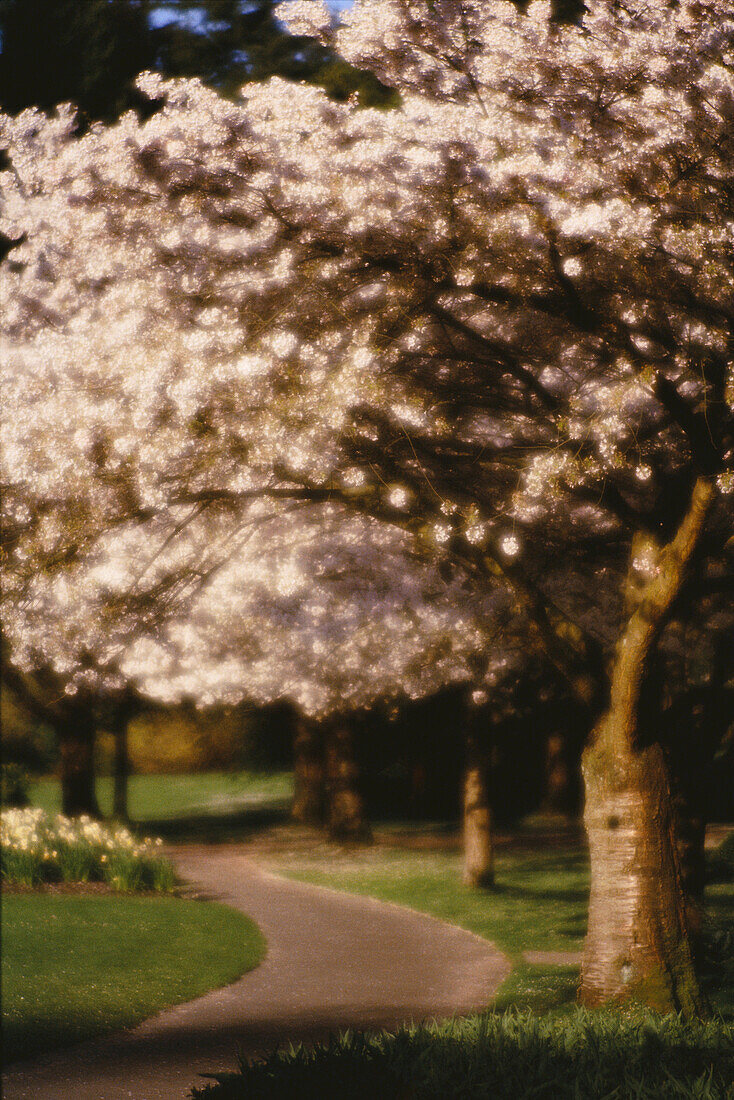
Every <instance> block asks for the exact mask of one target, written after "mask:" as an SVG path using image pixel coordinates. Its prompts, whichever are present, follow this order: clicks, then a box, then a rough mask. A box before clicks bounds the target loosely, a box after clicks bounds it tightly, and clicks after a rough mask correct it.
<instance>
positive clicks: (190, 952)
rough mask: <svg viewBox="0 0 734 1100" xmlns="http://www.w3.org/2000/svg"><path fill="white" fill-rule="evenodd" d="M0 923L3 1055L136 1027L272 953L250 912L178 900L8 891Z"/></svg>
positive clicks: (22, 1054)
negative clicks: (0, 929)
mask: <svg viewBox="0 0 734 1100" xmlns="http://www.w3.org/2000/svg"><path fill="white" fill-rule="evenodd" d="M2 925H3V958H2V990H3V997H2V1020H3V1060H4V1062H5V1063H7V1062H10V1061H14V1060H16V1059H19V1058H25V1057H30V1056H31V1055H33V1054H36V1053H38V1052H39V1051H42V1050H43V1051H46V1050H49V1049H52V1048H55V1047H61V1046H67V1045H69V1044H71V1043H75V1042H78V1041H80V1040H82V1039H87V1038H91V1037H93V1036H97V1035H99V1034H101V1033H102V1032H104V1031H108V1030H111V1029H115V1028H122V1027H129V1026H131V1025H132V1024H136V1023H138V1022H139V1021H140V1020H142V1019H144V1018H145V1017H146V1016H150V1015H151V1014H152V1013H154V1012H157V1011H159V1010H160V1009H162V1008H165V1007H167V1006H169V1005H173V1004H179V1003H181V1002H183V1001H188V1000H191V999H192V998H193V997H197V996H199V995H200V994H202V993H205V992H207V991H208V990H210V989H215V988H217V987H219V986H222V985H226V984H228V983H229V982H232V981H234V980H235V979H236V978H237V977H239V976H240V974H243V973H244V972H245V971H246V970H251V969H252V968H253V967H255V966H256V965H257V964H258V963H259V962H260V961H261V959H262V958H263V956H264V954H265V941H264V939H263V937H262V934H261V933H260V931H259V929H258V928H257V926H256V925H255V924H254V923H253V922H252V921H251V920H249V919H248V918H247V917H245V916H243V915H242V914H241V913H238V912H236V911H235V910H233V909H229V908H227V907H226V906H224V905H219V904H216V903H214V902H203V901H193V900H186V899H181V898H171V897H162V898H159V897H117V896H106V897H91V896H67V895H54V894H49V893H28V894H10V893H5V895H4V897H3V900H2Z"/></svg>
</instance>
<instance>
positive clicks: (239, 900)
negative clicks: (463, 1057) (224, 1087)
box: [3, 847, 510, 1100]
mask: <svg viewBox="0 0 734 1100" xmlns="http://www.w3.org/2000/svg"><path fill="white" fill-rule="evenodd" d="M175 861H176V864H177V866H178V870H179V873H180V874H181V876H182V877H183V878H185V879H186V880H188V881H190V882H192V883H194V884H196V885H197V886H198V887H199V888H200V889H201V890H203V891H204V892H205V893H206V894H207V895H210V896H212V897H216V898H217V899H219V900H221V901H224V902H226V903H227V904H228V905H231V906H233V907H234V908H236V909H241V910H242V911H243V912H245V913H247V914H248V915H249V916H251V917H252V918H253V919H254V920H255V921H256V922H257V923H258V924H259V925H260V927H261V929H262V930H263V932H264V934H265V936H266V938H267V941H268V952H267V956H266V959H265V961H264V962H263V963H262V964H261V965H260V966H259V967H258V968H257V969H256V970H253V971H251V972H250V973H249V974H245V975H244V977H242V978H240V980H239V981H237V982H235V983H234V984H233V985H230V986H227V987H226V988H225V989H220V990H216V991H215V992H213V993H208V994H206V995H205V996H203V997H199V998H197V1000H195V1001H190V1002H188V1003H187V1004H184V1005H179V1006H178V1007H176V1008H171V1009H167V1010H166V1011H165V1012H162V1013H160V1014H159V1015H158V1016H155V1017H152V1018H151V1019H150V1020H147V1021H146V1022H145V1023H143V1024H141V1025H140V1026H139V1027H137V1028H134V1029H132V1030H130V1031H127V1032H123V1033H118V1034H115V1035H113V1036H111V1037H109V1038H107V1039H103V1040H97V1041H95V1042H88V1043H84V1044H82V1045H80V1046H77V1047H75V1048H73V1049H72V1050H69V1051H66V1052H63V1053H60V1054H56V1055H49V1056H48V1057H47V1058H44V1059H36V1060H34V1061H33V1062H32V1063H26V1064H23V1065H21V1064H18V1065H17V1066H13V1067H11V1068H10V1070H9V1071H8V1073H7V1074H6V1075H5V1077H4V1081H3V1089H4V1096H5V1100H179V1098H181V1100H183V1098H184V1097H187V1096H188V1094H189V1090H190V1089H191V1087H192V1085H193V1084H194V1083H196V1082H197V1080H199V1081H200V1079H199V1078H198V1076H197V1075H198V1074H201V1073H215V1072H219V1071H222V1070H228V1069H233V1068H235V1063H236V1052H237V1050H238V1049H239V1050H240V1051H242V1052H243V1053H246V1054H248V1055H254V1054H257V1053H259V1052H262V1051H263V1050H267V1049H272V1047H274V1046H275V1045H276V1044H278V1043H281V1044H287V1043H289V1042H291V1041H294V1040H299V1039H303V1040H311V1039H316V1038H320V1037H324V1036H325V1035H327V1034H328V1032H329V1031H330V1030H334V1029H337V1028H341V1027H357V1028H370V1027H394V1026H397V1025H398V1024H400V1023H402V1022H405V1021H408V1020H416V1021H418V1020H422V1019H427V1018H431V1017H441V1016H450V1015H453V1014H454V1013H465V1012H470V1011H472V1010H474V1009H480V1008H483V1007H485V1006H486V1005H487V1004H488V1003H489V1001H490V1000H491V999H492V997H493V996H494V994H495V992H496V990H497V988H498V986H499V985H500V983H501V982H502V981H503V980H504V979H505V978H506V977H507V975H508V974H509V972H510V964H509V962H508V960H507V959H506V958H505V957H504V956H503V955H502V954H500V952H499V951H497V950H496V949H495V948H494V947H493V946H492V945H491V944H489V943H487V942H486V941H485V940H482V939H480V938H479V937H477V936H474V935H472V934H471V933H469V932H464V931H463V930H461V929H459V928H455V927H454V926H452V925H449V924H445V923H444V922H442V921H439V920H435V919H434V918H432V917H428V916H424V915H423V914H420V913H415V912H413V911H412V910H409V909H403V908H401V907H399V906H395V905H388V904H384V903H382V902H377V901H373V900H371V899H369V898H361V897H354V896H350V895H347V894H340V893H336V892H335V891H331V890H326V889H322V888H321V887H317V886H309V885H305V884H303V883H297V882H291V881H288V880H286V879H281V878H278V877H277V876H275V875H271V874H268V873H266V872H264V871H263V870H261V869H260V868H258V866H257V865H256V864H255V863H253V862H252V861H251V859H248V857H247V856H246V855H244V854H243V853H242V850H240V849H238V848H229V849H228V848H214V849H207V848H203V847H191V848H188V849H179V850H178V851H177V853H176V856H175Z"/></svg>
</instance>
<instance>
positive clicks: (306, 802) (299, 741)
mask: <svg viewBox="0 0 734 1100" xmlns="http://www.w3.org/2000/svg"><path fill="white" fill-rule="evenodd" d="M293 787H294V789H293V806H292V808H291V817H292V818H293V820H294V821H298V822H300V823H301V824H302V825H323V824H324V818H325V813H326V791H325V774H324V746H323V738H322V736H321V731H320V730H319V728H318V726H317V724H316V723H315V722H313V721H310V720H308V719H306V718H299V719H297V723H296V732H295V737H294V739H293Z"/></svg>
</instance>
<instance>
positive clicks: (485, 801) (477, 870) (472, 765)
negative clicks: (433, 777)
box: [463, 733, 494, 889]
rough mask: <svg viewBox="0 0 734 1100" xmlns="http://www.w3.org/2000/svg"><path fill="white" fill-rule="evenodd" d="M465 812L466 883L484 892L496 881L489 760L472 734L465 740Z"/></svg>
mask: <svg viewBox="0 0 734 1100" xmlns="http://www.w3.org/2000/svg"><path fill="white" fill-rule="evenodd" d="M463 810H464V875H463V877H464V882H465V883H466V884H467V885H468V886H474V887H476V888H477V889H481V888H482V887H486V886H491V885H492V883H493V882H494V844H493V842H492V809H491V807H490V803H489V792H488V790H487V761H486V758H485V754H484V753H483V752H482V751H481V749H480V746H479V744H478V743H477V738H476V736H475V735H474V734H473V733H468V734H467V738H466V770H465V772H464V805H463Z"/></svg>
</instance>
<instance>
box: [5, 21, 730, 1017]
mask: <svg viewBox="0 0 734 1100" xmlns="http://www.w3.org/2000/svg"><path fill="white" fill-rule="evenodd" d="M279 11H280V9H279ZM550 14H551V8H550V5H549V4H547V3H543V2H535V3H532V4H530V5H528V7H527V9H526V10H525V11H518V9H517V8H516V7H515V6H514V5H512V4H510V3H508V2H506V0H496V2H491V3H478V2H477V3H474V2H472V0H430V2H429V0H362V2H359V3H356V4H355V5H354V6H353V7H352V8H351V9H350V10H349V11H348V12H345V13H344V15H343V18H342V21H341V23H339V22H336V21H335V20H334V18H333V16H332V13H331V12H330V11H329V10H328V9H327V8H326V7H325V6H323V5H321V4H319V3H315V2H311V0H303V2H302V0H296V2H294V3H289V4H286V5H284V7H283V9H282V15H283V18H284V19H286V20H287V21H288V24H289V26H290V28H291V30H293V31H294V32H295V33H296V34H303V35H308V36H320V37H321V40H322V41H323V43H324V44H325V45H326V46H328V47H329V48H331V49H334V50H335V51H337V52H338V53H339V55H340V56H342V57H344V58H345V59H346V60H348V61H350V62H351V63H354V64H356V65H358V66H359V67H364V68H367V69H369V70H370V71H372V72H374V73H375V74H376V75H377V77H379V79H380V80H381V81H382V82H383V83H384V84H385V85H387V86H388V87H392V88H394V89H395V90H396V91H398V92H399V94H400V97H401V101H402V102H401V106H400V108H399V109H398V110H395V111H388V112H384V111H377V110H357V109H356V105H355V104H353V103H351V102H350V103H337V102H334V101H333V100H330V99H329V98H327V96H326V95H325V93H324V92H323V91H322V90H320V89H317V88H313V87H307V86H305V85H299V86H295V87H294V86H293V85H292V84H289V83H287V82H285V81H282V80H278V79H274V80H271V81H270V82H268V83H267V84H263V85H258V84H252V85H249V86H247V88H246V89H245V90H244V92H243V95H242V97H241V98H240V99H239V100H237V101H236V102H228V101H226V100H224V99H223V98H222V97H221V96H219V95H218V94H217V93H216V92H215V91H213V90H211V89H209V88H207V87H205V86H204V85H203V84H202V83H201V82H200V81H197V80H187V81H166V80H165V79H163V78H162V77H161V76H160V74H155V73H151V74H148V75H146V76H144V77H142V78H141V79H140V81H139V87H140V89H141V91H142V92H143V93H145V94H146V95H148V96H149V97H151V99H154V100H160V99H162V100H164V101H165V105H164V106H163V108H162V110H160V111H158V112H157V113H156V114H154V115H153V116H152V117H150V118H149V119H147V121H143V120H141V119H139V118H136V117H135V116H134V115H132V114H128V115H125V116H123V117H122V118H121V119H120V121H119V122H118V123H116V124H115V125H112V126H109V127H103V126H98V127H92V128H91V130H90V132H89V133H88V134H86V135H85V136H84V137H82V138H81V139H80V138H79V137H78V135H77V132H76V130H75V121H74V117H73V112H72V111H66V110H61V111H60V112H59V114H58V115H57V117H55V118H51V119H46V118H44V117H43V116H41V115H40V114H39V113H37V112H25V113H22V114H20V115H19V116H17V117H16V118H14V119H13V118H6V119H4V120H3V132H4V137H3V144H4V145H6V146H7V148H8V164H7V167H6V168H5V170H4V171H3V172H2V175H1V176H0V185H2V188H3V192H4V197H5V210H4V215H3V219H2V222H0V230H1V231H2V233H3V234H4V237H5V239H6V241H7V242H8V249H9V251H8V254H7V258H6V261H5V265H4V267H5V276H4V278H3V283H2V287H0V296H1V297H0V300H1V302H2V306H3V313H4V331H5V339H6V341H7V351H8V354H7V355H6V356H5V359H6V361H7V363H8V368H9V370H10V372H11V381H10V385H11V387H12V389H11V394H12V409H13V415H12V419H11V420H10V422H9V424H8V427H7V428H6V435H7V444H8V445H7V446H6V475H5V481H6V493H5V501H6V503H5V507H6V529H7V531H8V533H9V538H10V539H11V540H12V548H11V551H10V553H11V555H12V557H11V558H10V559H9V560H10V563H11V568H16V567H17V568H19V569H20V570H21V572H22V569H23V568H26V566H23V564H22V563H23V562H26V563H27V562H28V561H37V562H43V561H46V562H49V561H51V559H53V555H54V553H56V552H60V551H57V549H56V548H57V547H60V548H67V549H68V548H69V547H74V546H75V545H76V544H78V543H79V541H80V540H81V539H82V537H88V535H87V534H86V533H88V532H90V531H91V532H95V531H98V532H104V531H105V530H106V529H109V528H110V526H114V525H115V524H121V523H123V522H124V523H129V522H130V521H131V520H137V521H138V522H142V521H148V520H149V519H150V518H151V517H152V516H154V515H156V514H158V513H160V512H162V511H166V510H170V509H174V508H179V507H185V506H198V507H202V508H208V507H209V506H212V507H214V506H215V505H216V507H219V508H225V509H226V508H229V509H233V510H236V509H241V508H244V507H246V506H248V505H249V504H250V503H251V502H252V501H253V500H262V499H268V500H269V501H271V502H273V504H274V506H276V505H279V506H281V507H286V506H287V507H289V508H291V507H293V508H296V507H298V506H303V507H313V506H314V505H317V504H324V503H329V504H331V505H335V504H338V505H340V506H341V507H343V508H344V509H345V514H346V512H347V511H350V512H358V513H360V514H363V515H368V516H370V517H372V518H373V519H375V520H378V521H379V522H382V523H387V524H390V525H394V526H397V527H399V528H400V529H401V530H402V531H404V532H405V534H406V536H409V537H410V538H411V539H412V540H413V547H414V549H415V552H416V553H422V554H423V555H424V556H425V557H426V559H428V560H429V561H431V562H432V563H433V565H434V566H435V568H437V569H441V570H443V571H444V572H445V573H446V575H447V576H449V577H450V576H452V575H453V574H454V572H459V573H464V574H465V575H466V576H467V577H468V578H470V579H471V581H472V583H474V584H477V585H485V586H487V589H489V588H490V587H494V586H496V585H498V584H502V585H503V586H504V588H505V591H506V592H507V593H508V598H509V599H510V600H511V601H512V604H513V606H514V608H515V612H516V615H515V622H514V626H513V629H517V628H518V627H519V626H522V627H524V628H525V629H526V631H527V637H528V639H529V641H530V643H531V646H532V648H533V649H535V650H539V651H541V652H542V653H544V655H545V658H546V660H547V661H548V662H549V663H551V664H552V666H553V667H554V668H555V669H556V671H557V674H558V676H559V677H562V678H563V679H564V681H565V682H567V683H568V684H569V685H570V686H571V689H572V690H573V691H574V693H575V694H576V696H577V698H578V699H579V700H580V701H581V702H582V703H583V705H585V706H586V707H587V708H588V713H589V724H590V726H591V725H593V726H594V734H593V736H592V738H591V742H590V746H589V749H588V751H587V755H586V762H585V775H586V786H587V810H586V821H587V828H588V832H589V838H590V845H591V851H592V902H591V920H590V936H589V941H588V947H587V954H586V958H585V963H584V982H583V992H584V997H585V999H586V1000H587V1002H588V1003H597V1002H598V1001H599V1000H605V999H610V998H611V999H624V998H626V997H628V996H630V995H633V994H635V993H637V994H638V995H641V996H648V997H652V996H653V995H652V994H650V993H649V991H650V990H651V989H654V990H656V991H657V992H656V993H655V995H654V996H655V998H657V1003H658V1004H659V1007H663V1008H670V1007H673V1008H677V1009H682V1010H684V1011H687V1012H692V1011H697V1010H699V1009H700V1007H701V1002H700V999H699V998H698V995H697V992H696V987H695V980H694V979H693V977H692V966H691V954H690V949H689V946H688V940H687V931H686V918H685V914H684V912H683V910H684V906H683V905H682V903H681V899H680V896H679V886H677V885H676V883H678V884H679V881H680V876H679V873H678V871H677V869H676V868H677V862H676V861H677V859H678V856H677V854H676V852H675V850H674V847H673V846H672V845H671V842H670V837H671V836H672V835H674V824H673V823H672V818H671V813H672V810H671V807H670V799H669V797H668V794H667V793H666V792H667V784H668V779H667V777H666V769H665V757H666V754H667V753H668V749H669V747H670V746H669V744H668V741H669V738H668V736H667V734H668V732H669V731H668V730H667V729H666V727H665V724H664V723H662V722H660V721H659V716H660V714H661V700H660V698H659V697H658V698H657V699H655V696H654V692H653V693H652V699H653V704H652V706H649V705H648V703H649V698H648V697H649V696H650V692H649V687H650V684H651V682H652V677H651V675H650V672H651V669H652V666H653V665H654V664H655V662H656V660H657V658H658V657H659V656H660V655H661V654H664V653H665V652H668V653H671V654H673V656H674V655H675V648H676V643H675V636H676V629H677V628H678V626H679V625H680V623H685V622H697V623H699V624H702V623H705V622H706V619H707V618H708V617H711V616H712V615H715V616H718V617H720V618H719V621H722V619H721V617H722V616H723V617H725V616H726V614H727V610H726V606H727V605H726V577H727V574H728V571H729V570H730V565H731V553H732V542H731V532H732V499H734V498H733V497H732V489H733V488H734V479H733V478H734V475H733V471H732V464H733V459H734V453H733V448H734V379H733V377H732V354H731V353H732V305H731V286H732V282H733V281H734V270H733V266H734V261H733V259H732V257H733V256H734V249H732V244H733V243H734V237H733V229H732V227H733V226H734V221H733V220H732V206H731V198H732V184H733V183H734V157H733V156H732V152H733V150H732V126H731V122H732V117H733V115H734V6H733V5H731V4H725V5H724V6H723V8H722V5H721V4H720V3H713V0H681V2H680V3H678V4H676V5H670V6H658V5H655V6H650V5H642V4H640V5H637V4H631V5H625V6H624V7H622V6H617V5H610V4H608V3H607V2H606V0H604V2H602V0H597V2H593V0H590V2H589V3H588V4H587V7H586V11H585V13H584V14H583V17H582V18H581V19H580V20H579V21H578V22H569V23H558V22H557V21H556V22H551V20H550ZM11 245H12V246H13V247H12V248H11V247H10V246H11ZM31 470H33V472H32V473H31ZM64 552H66V550H64ZM44 555H45V557H44ZM19 562H20V565H19V564H18V563H19ZM379 607H380V602H379V598H378V597H377V596H376V597H375V614H376V615H377V614H379ZM674 627H675V629H674ZM704 629H705V628H704ZM666 646H667V647H668V649H667V650H666V648H665V647H666ZM671 659H673V658H671ZM491 664H492V662H491V660H490V661H488V668H487V675H488V678H489V682H490V683H491V677H492V671H491ZM655 975H658V976H660V975H662V977H661V979H660V981H658V980H657V978H655ZM646 991H647V992H646ZM658 994H659V996H658Z"/></svg>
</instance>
